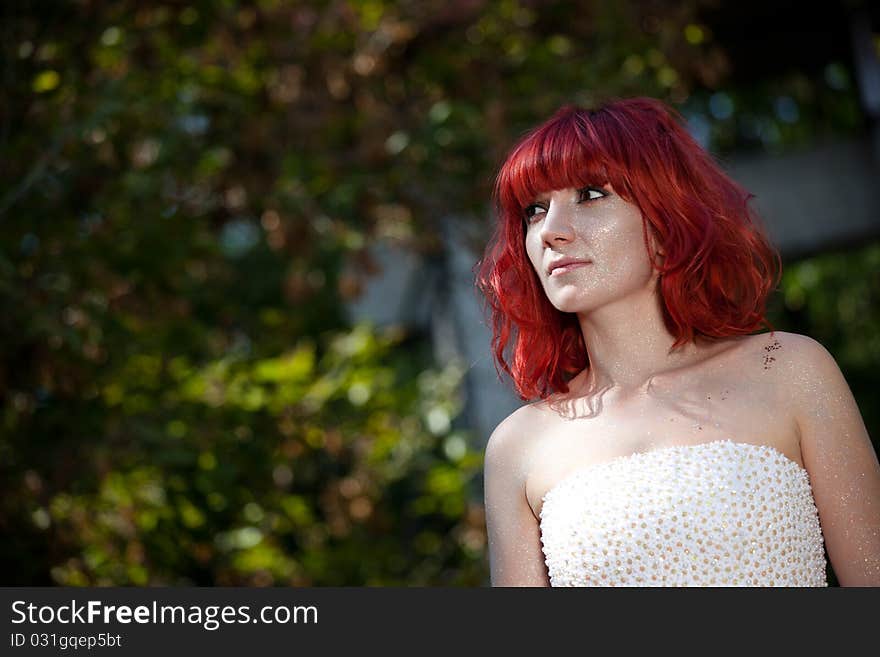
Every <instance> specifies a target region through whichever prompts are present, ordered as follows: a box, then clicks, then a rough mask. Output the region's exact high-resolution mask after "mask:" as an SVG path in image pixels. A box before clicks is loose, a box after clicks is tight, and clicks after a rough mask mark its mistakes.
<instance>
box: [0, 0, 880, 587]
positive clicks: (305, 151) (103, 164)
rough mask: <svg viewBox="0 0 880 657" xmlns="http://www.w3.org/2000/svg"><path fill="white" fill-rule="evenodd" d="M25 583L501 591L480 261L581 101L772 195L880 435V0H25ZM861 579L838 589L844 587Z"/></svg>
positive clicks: (0, 509)
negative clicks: (521, 151)
mask: <svg viewBox="0 0 880 657" xmlns="http://www.w3.org/2000/svg"><path fill="white" fill-rule="evenodd" d="M0 20H2V27H0V30H2V33H0V52H2V63H0V67H2V76H3V77H2V80H3V84H2V92H0V153H2V158H0V235H2V239H0V331H2V342H0V349H2V359H0V404H2V428H0V432H2V433H0V536H2V540H0V583H2V584H4V585H75V586H78V585H102V586H103V585H250V586H266V585H295V586H325V585H351V586H360V585H370V586H378V585H396V586H424V585H433V586H485V585H486V584H487V583H488V561H487V553H486V535H485V525H484V516H483V507H482V475H481V466H482V455H483V449H484V447H485V442H486V439H487V437H488V435H489V434H490V433H491V431H492V429H493V428H494V426H495V425H496V424H497V423H498V422H499V421H500V420H501V419H502V418H503V417H504V416H506V415H507V414H508V413H509V412H510V411H512V410H513V409H514V408H516V407H517V406H518V405H519V404H521V403H522V402H521V401H520V400H518V399H517V398H516V397H515V396H514V394H513V393H512V388H511V387H510V385H509V382H508V381H507V380H506V379H505V380H500V379H499V377H498V375H497V373H496V371H495V368H494V365H493V362H492V360H491V355H490V351H489V338H490V336H489V333H488V330H487V328H486V323H485V319H484V317H483V315H482V311H481V306H480V299H479V298H478V296H477V292H476V290H475V289H474V286H473V274H472V270H471V268H472V267H473V265H474V263H475V262H476V260H477V259H478V258H479V257H480V253H481V249H482V247H483V246H484V245H485V242H486V240H487V238H488V236H489V229H490V226H491V221H492V215H491V210H490V206H489V197H490V191H491V186H492V182H493V177H494V175H495V172H496V170H497V167H498V166H499V165H500V163H501V161H502V160H503V158H504V156H505V154H506V152H507V150H508V149H509V148H510V147H511V146H512V144H513V143H514V142H515V141H516V140H517V139H518V137H519V136H521V135H522V133H523V132H524V131H525V130H526V129H528V128H530V127H532V126H534V125H535V124H537V123H539V122H540V121H543V120H544V119H546V118H547V117H548V116H549V115H550V114H551V113H552V112H553V111H554V110H555V109H556V108H557V107H558V106H559V105H561V104H563V103H566V102H575V103H582V104H587V103H591V102H593V101H594V100H595V99H597V98H604V97H608V96H612V95H618V96H629V95H648V96H653V97H657V98H661V99H663V100H665V101H667V102H669V103H670V104H672V105H673V106H675V107H676V108H678V109H679V110H680V111H681V112H682V114H683V115H684V116H685V117H686V119H687V121H688V128H689V129H690V130H691V132H692V134H694V136H695V137H696V138H697V139H698V140H699V141H700V142H701V143H702V144H703V145H704V146H705V147H706V148H707V149H709V150H710V151H711V152H712V153H713V154H715V155H716V157H717V158H718V159H719V161H720V162H721V163H722V165H723V166H724V167H725V168H726V169H727V170H728V171H730V172H731V174H732V175H733V176H734V177H735V178H736V179H737V180H739V181H740V182H742V183H743V184H744V185H745V186H746V187H747V188H749V189H751V190H752V191H753V192H754V193H755V194H756V197H757V198H756V200H755V204H756V207H757V208H758V209H759V211H760V212H761V213H762V214H763V216H764V220H765V223H766V225H767V228H768V230H769V232H770V234H771V236H772V238H773V240H774V241H775V243H776V244H777V245H778V246H779V248H780V250H781V251H782V254H783V257H784V262H785V274H784V279H783V281H782V284H781V285H780V287H779V289H778V290H777V292H776V294H775V295H774V297H773V299H772V303H771V316H770V318H771V321H773V322H774V324H775V325H776V326H777V328H779V329H781V330H788V331H794V332H799V333H806V334H808V335H810V336H812V337H814V338H815V339H817V340H818V341H820V342H821V343H822V344H824V345H825V346H826V347H827V348H828V350H829V351H830V352H831V353H832V354H833V355H834V356H835V358H836V359H837V361H838V363H839V364H840V366H841V368H842V369H843V371H844V374H845V375H846V377H847V380H848V381H849V383H850V385H851V387H852V390H853V392H854V394H855V396H856V399H857V401H858V402H859V405H860V407H861V410H862V413H863V416H864V418H865V422H866V424H867V425H868V430H869V432H870V433H871V435H872V437H873V438H874V440H875V444H876V441H877V438H878V437H880V409H878V403H877V393H876V388H877V383H878V376H877V370H878V367H880V305H878V299H880V185H878V183H880V176H878V172H880V129H878V117H880V63H878V55H880V11H878V7H877V5H876V3H869V2H867V1H865V2H860V1H859V0H849V1H843V0H840V1H838V2H824V3H823V2H817V3H801V2H789V3H786V2H778V1H776V0H764V1H761V2H757V1H755V0H743V1H739V2H721V1H719V0H716V1H704V0H699V1H698V0H685V1H683V2H671V1H665V0H646V1H644V2H635V1H632V2H621V1H603V0H578V1H571V2H552V1H547V2H542V1H538V0H531V1H530V0H499V1H494V2H491V1H487V0H443V1H442V2H441V1H437V0H418V1H416V0H400V1H396V2H394V1H386V0H363V1H355V0H324V1H317V0H316V1H311V2H293V1H281V0H254V1H243V0H242V1H239V0H216V1H213V2H208V1H192V2H185V1H180V2H154V1H152V0H137V1H135V0H120V1H118V2H102V1H98V0H78V1H69V2H62V1H52V0H45V1H41V0H33V1H31V2H25V1H16V0H13V1H11V2H4V3H3V4H2V9H0ZM830 576H831V578H832V583H833V582H834V579H833V572H831V573H830Z"/></svg>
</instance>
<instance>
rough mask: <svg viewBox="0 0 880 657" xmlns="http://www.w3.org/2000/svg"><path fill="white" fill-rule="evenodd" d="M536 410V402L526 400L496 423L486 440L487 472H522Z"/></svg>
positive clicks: (512, 474)
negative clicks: (525, 402) (531, 402)
mask: <svg viewBox="0 0 880 657" xmlns="http://www.w3.org/2000/svg"><path fill="white" fill-rule="evenodd" d="M537 413H538V411H537V410H536V406H535V404H525V405H523V406H520V407H519V408H517V409H516V410H515V411H513V412H512V413H510V415H508V416H507V417H505V418H504V419H503V420H501V422H499V423H498V425H497V426H496V427H495V429H494V430H493V431H492V434H491V435H490V436H489V440H488V441H487V443H486V453H485V467H486V471H487V473H490V472H491V473H492V474H496V473H497V474H502V473H504V474H505V475H508V476H520V475H522V473H523V470H524V465H525V463H526V460H527V454H526V449H527V447H528V445H529V444H530V441H529V440H528V439H529V437H530V436H532V434H533V431H532V430H531V429H532V427H534V423H535V419H536V416H537Z"/></svg>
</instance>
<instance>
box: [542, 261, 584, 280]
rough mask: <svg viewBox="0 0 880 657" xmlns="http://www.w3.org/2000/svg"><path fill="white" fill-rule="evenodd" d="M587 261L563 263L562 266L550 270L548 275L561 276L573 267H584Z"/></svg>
mask: <svg viewBox="0 0 880 657" xmlns="http://www.w3.org/2000/svg"><path fill="white" fill-rule="evenodd" d="M589 264H590V263H589V262H572V263H570V264H567V265H563V266H562V267H556V268H555V269H554V270H553V271H551V272H550V276H551V277H553V276H562V274H565V273H568V272H570V271H572V270H573V269H577V268H578V267H584V266H586V265H589Z"/></svg>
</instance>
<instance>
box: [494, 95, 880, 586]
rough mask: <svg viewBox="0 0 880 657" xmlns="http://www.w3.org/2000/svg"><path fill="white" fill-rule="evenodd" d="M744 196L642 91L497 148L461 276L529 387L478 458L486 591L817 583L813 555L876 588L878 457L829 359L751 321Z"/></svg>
mask: <svg viewBox="0 0 880 657" xmlns="http://www.w3.org/2000/svg"><path fill="white" fill-rule="evenodd" d="M749 196H750V195H749V194H747V193H746V192H745V191H744V190H743V189H742V188H741V187H739V186H738V185H737V184H736V183H735V182H733V181H732V180H731V179H730V178H729V177H727V176H726V175H725V174H724V172H723V171H722V170H721V169H720V168H719V166H718V165H717V164H716V163H715V162H714V161H713V159H712V158H711V157H710V156H709V155H708V154H707V153H706V152H705V151H703V150H702V149H701V148H700V147H699V145H698V144H696V142H695V141H694V140H693V139H692V138H691V137H690V136H689V135H688V133H687V132H686V130H684V129H683V128H682V126H681V125H680V117H679V116H678V115H677V114H675V113H674V112H672V111H671V110H670V109H669V108H668V107H667V106H665V105H664V104H662V103H660V102H659V101H656V100H653V99H647V98H633V99H625V100H617V101H614V102H610V103H608V104H606V105H604V106H602V107H600V108H599V109H597V110H594V111H590V110H585V109H581V108H576V107H572V106H566V107H563V108H562V109H560V110H559V111H558V112H557V113H556V114H555V115H554V116H553V117H552V118H550V119H549V120H548V121H547V122H546V123H544V124H543V125H541V126H539V127H537V128H536V129H535V130H533V131H532V132H530V133H529V134H527V135H526V136H525V137H524V138H523V139H522V140H521V141H520V143H519V144H518V145H517V146H516V147H515V148H514V149H513V150H512V151H511V153H510V155H509V156H508V158H507V160H506V161H505V163H504V164H503V166H502V168H501V170H500V172H499V174H498V178H497V181H496V188H495V200H496V207H497V210H498V223H497V226H496V230H495V234H494V236H493V239H492V240H491V242H490V244H489V246H488V247H487V250H486V254H485V256H484V258H483V259H482V260H481V262H480V263H478V276H477V284H478V286H479V287H480V289H481V290H482V292H483V293H484V294H485V295H486V299H487V302H488V306H489V308H490V311H491V316H492V325H493V330H494V339H493V350H494V354H495V358H496V361H497V363H498V364H499V365H500V367H501V368H502V369H503V370H504V371H506V372H507V373H508V374H509V375H510V377H511V378H512V380H513V383H514V384H515V386H516V389H517V392H518V393H519V395H520V397H521V398H522V399H524V400H529V399H535V398H539V399H538V400H537V401H535V402H534V403H529V404H527V405H524V406H522V407H521V408H519V409H517V410H516V411H514V412H513V413H512V414H511V415H510V416H508V417H507V418H506V419H504V420H503V421H502V422H501V423H500V424H499V425H498V426H497V428H496V429H495V430H494V432H493V433H492V435H491V437H490V439H489V442H488V445H487V447H486V455H485V472H484V474H485V479H484V484H485V488H484V490H485V505H486V524H487V530H488V535H489V559H490V571H491V580H492V584H493V585H495V586H512V585H518V586H546V585H553V586H564V585H573V586H580V585H602V586H605V585H633V586H649V585H662V586H670V585H689V586H693V585H708V586H712V585H718V586H723V585H745V586H749V585H787V586H809V585H816V586H826V585H827V580H826V577H825V572H826V565H827V562H826V554H827V556H828V559H829V560H830V562H831V565H832V567H833V569H834V573H835V575H836V577H837V579H838V581H839V582H840V584H842V585H873V586H878V585H880V465H878V461H877V456H876V453H875V451H874V449H873V446H872V444H871V440H870V438H869V436H868V434H867V431H866V429H865V425H864V422H863V421H862V418H861V415H860V413H859V409H858V407H857V405H856V403H855V401H854V399H853V396H852V394H851V392H850V390H849V387H848V386H847V383H846V381H845V380H844V378H843V376H842V375H841V372H840V370H839V368H838V366H837V364H836V363H835V361H834V359H833V358H832V357H831V355H830V354H829V353H828V352H827V351H826V350H825V349H824V348H823V347H822V346H821V345H820V344H819V343H817V342H816V341H814V340H812V339H811V338H809V337H806V336H803V335H797V334H794V333H786V332H781V331H772V328H773V327H772V326H770V324H769V323H768V322H767V320H766V318H765V303H766V300H767V296H768V295H769V293H770V292H772V291H773V290H774V289H775V287H776V285H777V284H778V282H779V275H780V269H781V267H780V261H779V256H778V254H777V253H776V251H775V250H774V249H773V247H772V246H771V245H770V243H769V242H768V240H767V238H766V237H765V235H764V233H763V231H762V229H761V227H760V225H759V223H758V221H757V217H755V216H754V215H753V214H752V213H751V211H750V210H749V208H748V206H747V202H748V199H749ZM762 326H766V327H767V328H770V329H771V331H770V332H769V333H766V332H765V333H756V331H757V330H758V329H759V328H760V327H762ZM508 352H509V353H508ZM826 551H827V552H826Z"/></svg>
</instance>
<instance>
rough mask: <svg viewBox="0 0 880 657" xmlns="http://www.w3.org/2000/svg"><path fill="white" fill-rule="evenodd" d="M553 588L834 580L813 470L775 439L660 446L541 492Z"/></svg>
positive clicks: (544, 538) (821, 583)
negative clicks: (813, 486) (828, 575)
mask: <svg viewBox="0 0 880 657" xmlns="http://www.w3.org/2000/svg"><path fill="white" fill-rule="evenodd" d="M540 528H541V543H542V550H543V553H544V558H545V563H546V565H547V570H548V574H549V576H550V584H551V586H827V585H828V584H827V581H826V576H825V568H826V560H825V551H824V539H823V535H822V530H821V527H820V524H819V517H818V510H817V508H816V505H815V501H814V498H813V494H812V490H811V488H810V482H809V475H808V473H807V471H806V470H805V469H804V468H802V467H801V466H800V465H798V464H797V463H796V462H794V461H792V460H791V459H790V458H788V457H787V456H785V455H784V454H782V453H781V452H779V451H777V450H776V449H774V448H773V447H770V446H767V445H755V444H751V443H740V442H734V441H731V440H716V441H712V442H708V443H699V444H695V445H682V446H673V447H662V448H659V449H654V450H651V451H648V452H639V453H635V454H632V455H629V456H624V457H619V458H615V459H612V460H610V461H606V462H603V463H598V464H595V465H590V466H587V467H585V468H581V469H578V470H575V471H574V472H573V473H571V474H570V475H568V476H566V477H564V478H563V479H562V480H561V481H560V482H558V483H557V484H556V485H554V486H553V487H552V488H551V489H550V490H549V491H548V492H547V493H546V494H545V495H544V498H543V506H542V507H541V513H540Z"/></svg>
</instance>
